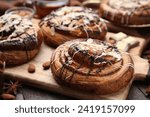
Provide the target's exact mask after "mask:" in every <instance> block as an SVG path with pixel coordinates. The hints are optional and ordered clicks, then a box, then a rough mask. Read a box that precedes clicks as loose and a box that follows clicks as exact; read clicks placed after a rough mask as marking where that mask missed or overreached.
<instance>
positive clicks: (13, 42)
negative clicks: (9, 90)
mask: <svg viewBox="0 0 150 117" xmlns="http://www.w3.org/2000/svg"><path fill="white" fill-rule="evenodd" d="M41 43H42V33H41V32H40V31H37V30H36V29H35V28H34V25H33V23H32V22H31V21H30V20H28V19H23V18H21V17H20V16H19V15H12V14H5V15H3V16H1V17H0V54H3V56H4V57H5V62H6V65H8V66H11V65H20V64H23V63H25V62H28V61H29V60H31V59H32V58H33V57H35V55H36V54H37V53H38V51H39V49H40V46H41ZM0 56H1V55H0Z"/></svg>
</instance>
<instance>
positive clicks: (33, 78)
mask: <svg viewBox="0 0 150 117" xmlns="http://www.w3.org/2000/svg"><path fill="white" fill-rule="evenodd" d="M110 35H113V33H108V34H107V37H109V36H110ZM135 38H136V39H137V40H138V41H139V42H140V44H139V46H137V47H135V48H133V49H131V50H130V53H132V54H134V55H141V52H142V51H143V48H144V47H145V46H146V44H147V42H148V40H149V39H147V40H145V39H144V38H139V37H135ZM53 51H54V49H53V48H51V47H49V46H47V45H45V44H44V43H43V44H42V47H41V49H40V52H39V53H38V55H37V56H36V57H35V58H34V59H33V60H31V61H30V62H29V63H33V64H35V65H36V72H35V73H34V74H30V73H28V71H27V69H28V65H29V63H26V64H23V65H21V66H17V67H13V68H7V69H6V70H5V71H4V76H6V77H9V78H12V79H15V80H19V81H21V82H23V83H25V84H27V85H32V86H35V87H37V88H40V89H45V90H48V91H50V92H54V93H59V94H63V95H66V96H71V97H74V98H78V99H126V98H127V95H128V93H129V89H130V86H131V84H132V82H131V83H130V84H129V85H128V86H127V87H126V88H125V89H122V90H121V91H120V92H117V93H115V94H110V95H90V94H88V93H83V92H79V91H75V90H71V89H69V88H66V87H62V86H60V85H59V84H58V83H57V82H56V81H55V80H54V78H53V76H52V74H51V71H50V70H47V71H45V70H43V67H42V64H43V63H44V62H45V61H48V60H50V57H51V54H52V52H53ZM139 64H142V63H139Z"/></svg>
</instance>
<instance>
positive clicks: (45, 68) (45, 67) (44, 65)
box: [42, 61, 50, 70]
mask: <svg viewBox="0 0 150 117" xmlns="http://www.w3.org/2000/svg"><path fill="white" fill-rule="evenodd" d="M42 66H43V69H44V70H48V69H49V68H50V61H47V62H45V63H43V65H42Z"/></svg>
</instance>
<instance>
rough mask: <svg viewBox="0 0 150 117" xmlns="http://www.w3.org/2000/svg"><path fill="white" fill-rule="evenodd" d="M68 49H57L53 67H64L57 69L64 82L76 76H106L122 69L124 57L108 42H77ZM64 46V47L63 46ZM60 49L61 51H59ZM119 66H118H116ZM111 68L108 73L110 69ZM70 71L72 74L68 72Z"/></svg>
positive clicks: (52, 63) (67, 45)
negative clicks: (58, 63)
mask: <svg viewBox="0 0 150 117" xmlns="http://www.w3.org/2000/svg"><path fill="white" fill-rule="evenodd" d="M65 45H66V47H65V48H64V49H63V50H62V47H60V48H58V49H56V51H59V54H58V53H54V55H53V57H52V61H51V65H52V66H53V67H54V68H55V69H56V62H58V61H59V62H60V63H61V64H62V66H61V67H60V68H57V70H56V73H55V74H56V75H57V77H59V78H62V77H63V80H66V81H70V80H73V78H75V75H76V74H82V75H84V76H85V77H86V78H88V77H89V76H105V75H108V74H111V73H113V72H115V71H117V70H119V69H120V68H121V65H122V56H121V53H120V52H119V51H118V49H117V48H116V47H114V46H112V45H110V44H108V43H106V42H101V41H98V40H92V39H88V40H77V41H75V42H72V43H71V44H69V42H68V44H65ZM62 46H64V45H62ZM59 49H60V50H59ZM116 64H119V65H118V66H115V65H116ZM109 67H111V68H112V69H110V70H109V71H108V68H109ZM68 70H69V71H70V72H68Z"/></svg>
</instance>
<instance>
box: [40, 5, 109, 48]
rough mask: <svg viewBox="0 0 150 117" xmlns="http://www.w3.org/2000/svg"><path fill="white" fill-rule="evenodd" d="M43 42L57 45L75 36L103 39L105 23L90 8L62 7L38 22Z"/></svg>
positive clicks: (105, 28) (105, 29)
mask: <svg viewBox="0 0 150 117" xmlns="http://www.w3.org/2000/svg"><path fill="white" fill-rule="evenodd" d="M40 26H41V30H42V31H43V34H44V36H45V42H46V43H47V44H48V45H51V46H58V45H60V44H62V43H64V42H66V41H69V40H72V39H76V38H89V37H90V38H95V39H100V40H104V37H105V35H106V32H107V27H106V24H105V23H104V22H103V21H101V19H100V17H99V16H98V15H97V14H96V13H95V12H94V11H93V10H92V9H90V8H83V7H75V6H74V7H63V8H60V9H58V10H56V11H54V12H52V13H51V14H50V15H48V16H46V17H45V18H44V19H43V20H42V21H41V23H40Z"/></svg>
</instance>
